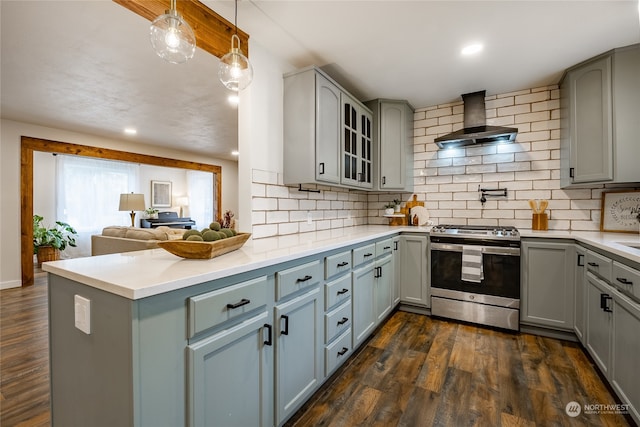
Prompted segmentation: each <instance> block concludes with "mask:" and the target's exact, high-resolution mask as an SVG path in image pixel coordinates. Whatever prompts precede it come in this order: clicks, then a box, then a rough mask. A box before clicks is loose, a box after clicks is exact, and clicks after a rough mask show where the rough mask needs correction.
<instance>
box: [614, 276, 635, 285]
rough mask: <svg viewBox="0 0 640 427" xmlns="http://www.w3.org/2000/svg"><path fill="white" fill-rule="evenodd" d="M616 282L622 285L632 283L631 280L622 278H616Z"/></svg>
mask: <svg viewBox="0 0 640 427" xmlns="http://www.w3.org/2000/svg"><path fill="white" fill-rule="evenodd" d="M616 280H617V281H618V282H620V283H622V284H623V285H633V282H632V281H631V280H627V279H625V278H624V277H616Z"/></svg>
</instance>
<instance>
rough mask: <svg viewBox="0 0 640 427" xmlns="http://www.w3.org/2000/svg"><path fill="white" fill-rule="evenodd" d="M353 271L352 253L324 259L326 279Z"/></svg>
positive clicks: (347, 252)
mask: <svg viewBox="0 0 640 427" xmlns="http://www.w3.org/2000/svg"><path fill="white" fill-rule="evenodd" d="M349 270H351V251H346V252H342V253H339V254H336V255H331V256H328V257H325V258H324V278H325V279H328V278H330V277H333V276H336V275H338V274H342V273H346V272H347V271H349Z"/></svg>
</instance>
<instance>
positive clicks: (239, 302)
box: [227, 298, 251, 309]
mask: <svg viewBox="0 0 640 427" xmlns="http://www.w3.org/2000/svg"><path fill="white" fill-rule="evenodd" d="M250 302H251V300H248V299H246V298H242V299H241V300H240V301H238V302H237V303H235V304H227V308H229V309H234V308H238V307H242V306H243V305H247V304H249V303H250Z"/></svg>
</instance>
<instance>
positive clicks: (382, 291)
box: [374, 254, 393, 324]
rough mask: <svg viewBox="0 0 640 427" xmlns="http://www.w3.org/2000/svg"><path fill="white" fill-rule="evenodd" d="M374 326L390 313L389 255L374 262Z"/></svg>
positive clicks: (391, 266)
mask: <svg viewBox="0 0 640 427" xmlns="http://www.w3.org/2000/svg"><path fill="white" fill-rule="evenodd" d="M376 269H377V273H376V276H375V278H376V282H375V290H374V292H375V296H376V324H379V323H380V322H382V321H383V320H384V319H385V318H386V317H387V316H388V315H389V313H391V309H392V308H393V305H392V299H393V295H392V291H393V288H392V287H393V256H392V255H391V254H389V255H386V256H385V257H383V258H381V259H379V260H377V261H376Z"/></svg>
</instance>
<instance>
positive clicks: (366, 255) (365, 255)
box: [364, 253, 373, 258]
mask: <svg viewBox="0 0 640 427" xmlns="http://www.w3.org/2000/svg"><path fill="white" fill-rule="evenodd" d="M370 256H373V254H371V253H369V254H364V257H365V258H368V257H370Z"/></svg>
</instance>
